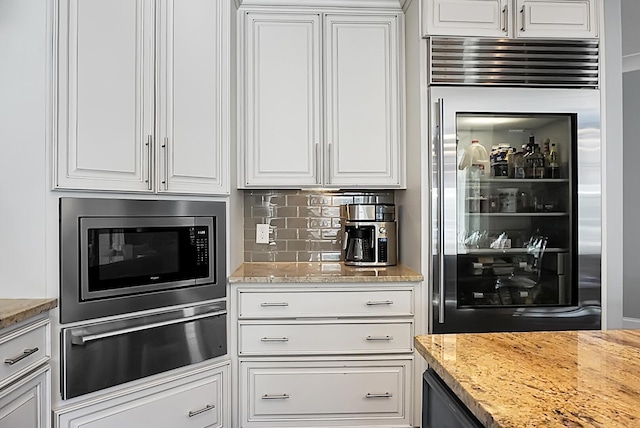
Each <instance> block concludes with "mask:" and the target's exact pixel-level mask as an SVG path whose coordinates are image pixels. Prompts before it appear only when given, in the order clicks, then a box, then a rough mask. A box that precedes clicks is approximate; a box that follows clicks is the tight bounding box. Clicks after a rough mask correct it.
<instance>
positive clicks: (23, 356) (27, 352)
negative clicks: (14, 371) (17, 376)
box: [4, 348, 38, 366]
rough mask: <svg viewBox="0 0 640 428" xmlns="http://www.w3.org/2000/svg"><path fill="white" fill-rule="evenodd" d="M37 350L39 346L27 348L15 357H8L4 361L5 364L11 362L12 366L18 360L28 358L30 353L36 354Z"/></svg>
mask: <svg viewBox="0 0 640 428" xmlns="http://www.w3.org/2000/svg"><path fill="white" fill-rule="evenodd" d="M36 352H38V348H31V349H25V350H24V352H23V353H22V354H20V355H18V356H17V357H14V358H7V359H6V360H4V363H5V364H9V365H10V366H12V365H14V364H15V363H17V362H18V361H21V360H23V359H25V358H27V357H28V356H29V355H31V354H35V353H36Z"/></svg>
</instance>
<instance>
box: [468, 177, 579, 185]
mask: <svg viewBox="0 0 640 428" xmlns="http://www.w3.org/2000/svg"><path fill="white" fill-rule="evenodd" d="M568 182H569V179H568V178H481V179H480V183H481V184H482V183H499V184H504V183H568Z"/></svg>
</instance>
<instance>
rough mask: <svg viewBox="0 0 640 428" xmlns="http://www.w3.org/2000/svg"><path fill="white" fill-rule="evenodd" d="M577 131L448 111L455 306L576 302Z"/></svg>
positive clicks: (530, 118)
mask: <svg viewBox="0 0 640 428" xmlns="http://www.w3.org/2000/svg"><path fill="white" fill-rule="evenodd" d="M576 126H577V116H576V115H575V114H558V113H553V114H551V113H548V114H547V113H532V114H504V113H491V112H486V113H481V112H469V113H465V112H457V113H456V138H457V149H456V150H457V152H456V157H457V172H456V174H457V177H456V183H457V184H456V185H457V189H456V205H457V209H456V213H457V214H456V215H457V221H456V224H457V230H456V238H457V244H456V245H457V257H456V259H457V261H456V263H457V306H458V308H465V307H466V308H476V307H531V306H551V307H553V306H570V305H575V304H576V302H577V286H576V285H575V284H577V281H575V280H574V278H572V276H573V275H576V274H575V266H576V257H577V245H576V241H577V240H576V239H575V238H576V234H577V223H576V221H575V220H576V214H577V189H576V179H575V176H576V173H577V171H576V163H575V161H576V146H577V141H576V140H577V135H576V134H577V133H576Z"/></svg>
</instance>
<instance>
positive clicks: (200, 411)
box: [189, 404, 216, 418]
mask: <svg viewBox="0 0 640 428" xmlns="http://www.w3.org/2000/svg"><path fill="white" fill-rule="evenodd" d="M215 408H216V406H214V405H213V404H207V405H206V406H205V407H203V408H202V409H200V410H193V411H189V417H190V418H192V417H194V416H196V415H199V414H200V413H204V412H208V411H209V410H212V409H215Z"/></svg>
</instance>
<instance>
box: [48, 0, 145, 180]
mask: <svg viewBox="0 0 640 428" xmlns="http://www.w3.org/2000/svg"><path fill="white" fill-rule="evenodd" d="M56 4H57V5H58V7H59V10H58V12H59V13H58V16H59V22H58V30H59V34H58V43H59V44H58V56H57V57H58V88H57V94H58V106H57V117H58V122H57V138H56V140H57V153H56V155H57V174H56V175H57V180H56V184H55V185H56V187H60V188H78V189H95V190H121V191H148V190H151V188H152V182H151V181H152V180H151V174H150V173H151V169H150V165H151V163H150V159H151V155H152V152H153V147H152V146H153V140H152V135H153V116H154V106H153V83H154V82H153V44H154V37H153V29H154V3H153V0H135V1H131V0H62V1H60V2H59V3H58V2H57V3H56Z"/></svg>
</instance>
